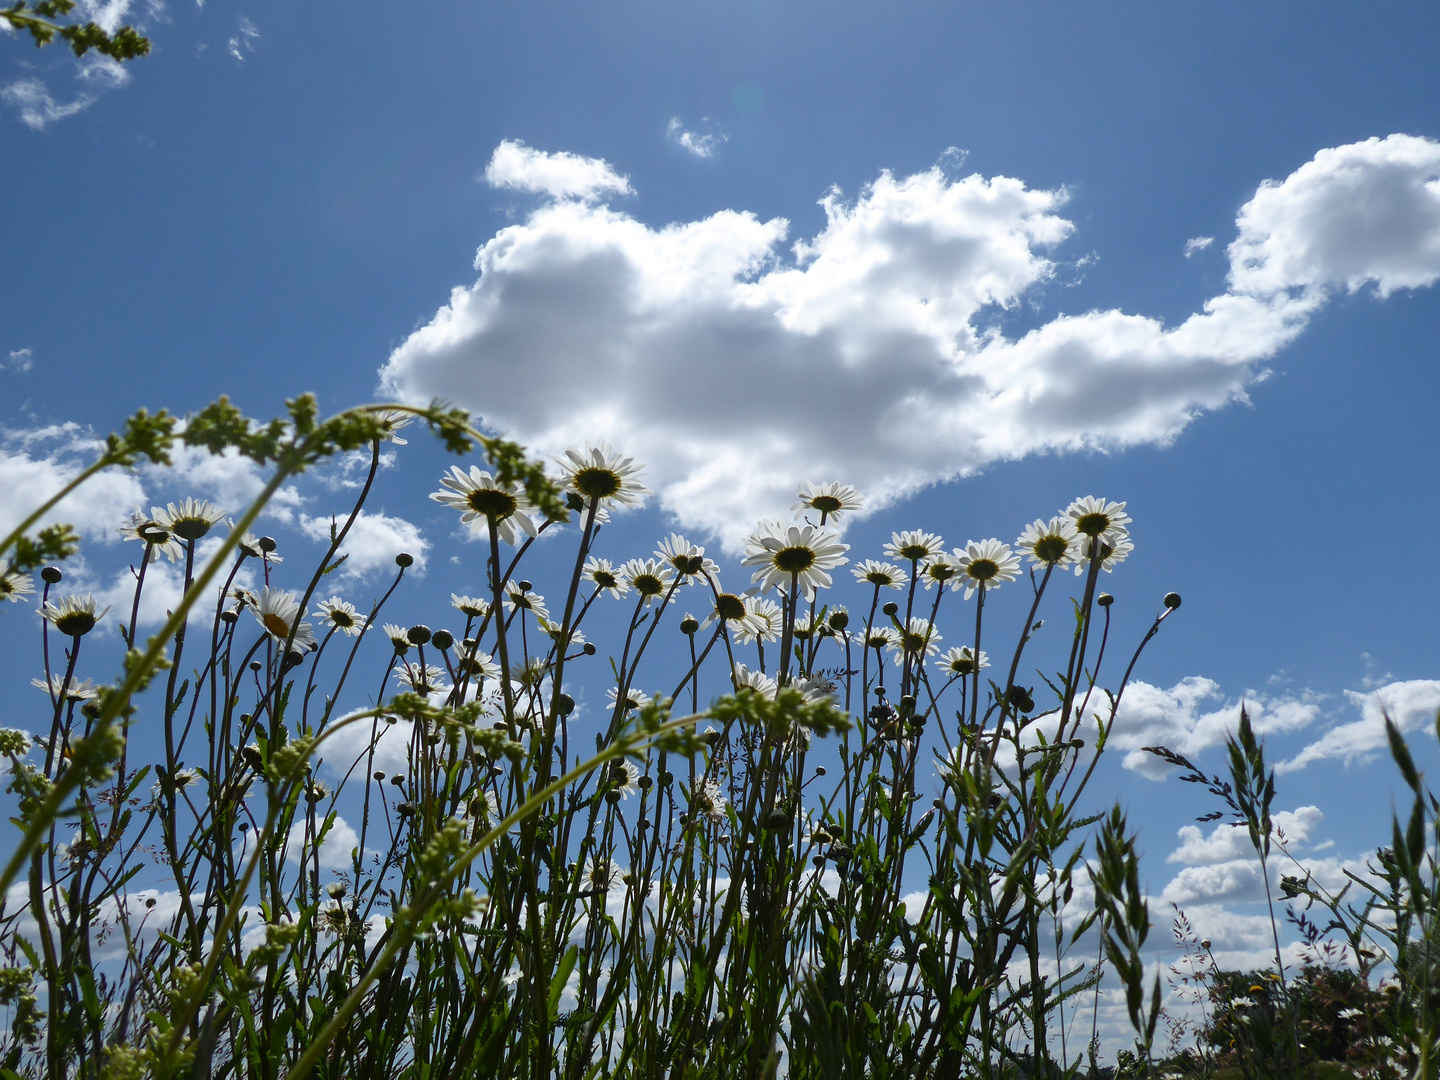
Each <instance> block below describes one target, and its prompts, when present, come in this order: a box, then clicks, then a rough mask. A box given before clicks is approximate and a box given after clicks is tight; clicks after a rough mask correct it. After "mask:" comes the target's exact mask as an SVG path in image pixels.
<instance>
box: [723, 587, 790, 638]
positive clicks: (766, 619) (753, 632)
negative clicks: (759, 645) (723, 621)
mask: <svg viewBox="0 0 1440 1080" xmlns="http://www.w3.org/2000/svg"><path fill="white" fill-rule="evenodd" d="M744 604H745V616H744V618H742V619H738V620H736V621H734V622H733V623H731V624H730V630H731V632H732V633H733V634H734V635H735V640H736V641H737V642H739V643H740V644H741V645H750V644H752V643H754V642H756V641H779V640H780V635H781V634H782V633H783V632H784V630H785V613H784V611H783V610H782V609H781V607H780V605H779V604H777V603H776V602H775V601H774V600H771V599H770V598H769V597H765V596H747V597H745V600H744Z"/></svg>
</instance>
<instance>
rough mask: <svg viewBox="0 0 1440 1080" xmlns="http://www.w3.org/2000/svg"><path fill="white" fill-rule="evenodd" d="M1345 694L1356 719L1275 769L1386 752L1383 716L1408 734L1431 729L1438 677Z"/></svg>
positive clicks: (1439, 702)
mask: <svg viewBox="0 0 1440 1080" xmlns="http://www.w3.org/2000/svg"><path fill="white" fill-rule="evenodd" d="M1345 696H1346V698H1347V699H1348V700H1349V701H1350V704H1351V705H1352V706H1353V707H1354V708H1355V709H1356V710H1357V711H1358V712H1359V713H1360V718H1359V719H1358V720H1351V721H1349V722H1347V723H1343V724H1337V725H1336V726H1335V727H1332V728H1331V729H1330V730H1329V731H1327V732H1325V733H1324V734H1323V735H1321V736H1320V738H1318V739H1316V740H1315V741H1314V742H1312V743H1310V744H1309V745H1308V746H1306V747H1305V748H1304V749H1303V750H1301V751H1300V753H1298V754H1296V755H1295V756H1294V757H1293V758H1291V759H1290V760H1289V761H1282V762H1281V763H1280V764H1279V765H1277V766H1276V769H1277V771H1279V772H1282V773H1285V772H1294V771H1295V770H1297V769H1303V768H1304V767H1305V766H1306V765H1309V764H1310V763H1311V762H1315V761H1332V760H1339V761H1343V762H1345V764H1347V765H1349V764H1352V763H1355V762H1362V763H1363V762H1365V761H1368V760H1370V759H1371V758H1372V757H1374V756H1375V755H1376V754H1377V753H1380V752H1382V751H1383V752H1387V753H1388V740H1387V737H1386V735H1385V718H1386V717H1387V716H1388V717H1389V718H1390V720H1391V721H1392V722H1393V723H1394V724H1395V726H1396V727H1397V728H1399V729H1400V731H1401V732H1405V733H1408V732H1411V731H1418V730H1426V731H1433V728H1432V727H1431V725H1432V724H1434V722H1435V715H1436V713H1437V712H1440V680H1435V679H1410V680H1407V681H1403V682H1393V683H1390V684H1389V685H1388V686H1382V687H1380V688H1379V689H1378V690H1371V691H1370V692H1369V693H1363V694H1362V693H1359V692H1358V691H1354V690H1347V691H1345Z"/></svg>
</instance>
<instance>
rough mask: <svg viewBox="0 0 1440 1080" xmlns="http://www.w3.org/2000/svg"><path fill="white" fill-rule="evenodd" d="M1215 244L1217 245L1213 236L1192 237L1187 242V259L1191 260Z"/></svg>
mask: <svg viewBox="0 0 1440 1080" xmlns="http://www.w3.org/2000/svg"><path fill="white" fill-rule="evenodd" d="M1213 243H1215V238H1214V237H1213V236H1192V237H1191V238H1190V239H1189V240H1186V241H1185V258H1187V259H1188V258H1190V256H1191V255H1194V254H1195V253H1196V252H1197V251H1204V250H1205V249H1206V248H1208V247H1209V246H1210V245H1211V244H1213Z"/></svg>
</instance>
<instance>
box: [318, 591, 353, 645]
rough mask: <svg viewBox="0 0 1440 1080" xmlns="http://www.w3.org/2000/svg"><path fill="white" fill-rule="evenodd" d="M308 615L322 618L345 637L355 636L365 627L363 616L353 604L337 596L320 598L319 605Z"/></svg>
mask: <svg viewBox="0 0 1440 1080" xmlns="http://www.w3.org/2000/svg"><path fill="white" fill-rule="evenodd" d="M310 615H311V617H312V618H316V619H324V620H325V621H326V622H328V623H329V624H330V625H331V626H333V627H334V628H335V629H336V630H339V631H340V632H341V633H342V634H344V635H345V636H346V637H357V636H359V634H360V632H361V631H362V630H364V629H365V616H363V615H361V614H360V612H359V611H357V610H356V608H355V605H354V604H349V603H346V602H345V601H344V600H342V599H340V597H338V596H332V597H330V599H329V600H321V601H320V606H319V607H317V608H316V609H315V610H314V611H312V612H311V613H310Z"/></svg>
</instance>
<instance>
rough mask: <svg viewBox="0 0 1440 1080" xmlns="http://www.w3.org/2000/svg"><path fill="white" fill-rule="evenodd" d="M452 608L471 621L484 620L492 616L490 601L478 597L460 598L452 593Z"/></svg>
mask: <svg viewBox="0 0 1440 1080" xmlns="http://www.w3.org/2000/svg"><path fill="white" fill-rule="evenodd" d="M450 606H451V607H453V608H454V609H455V610H456V611H458V612H460V614H461V615H465V616H467V617H468V618H471V619H483V618H484V617H485V616H486V615H488V614H490V601H488V600H481V599H480V598H479V597H478V596H459V595H457V594H455V593H453V592H452V593H451V594H450Z"/></svg>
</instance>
